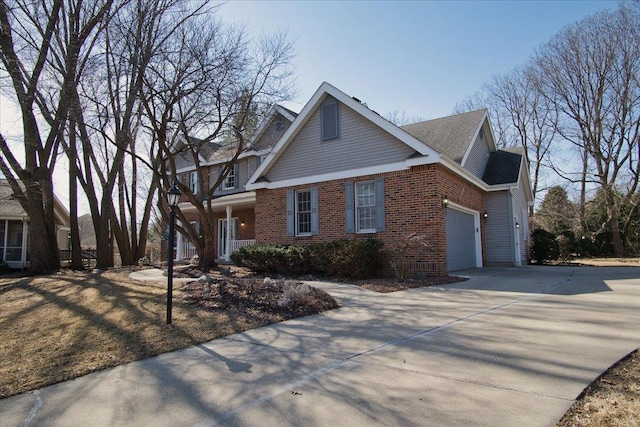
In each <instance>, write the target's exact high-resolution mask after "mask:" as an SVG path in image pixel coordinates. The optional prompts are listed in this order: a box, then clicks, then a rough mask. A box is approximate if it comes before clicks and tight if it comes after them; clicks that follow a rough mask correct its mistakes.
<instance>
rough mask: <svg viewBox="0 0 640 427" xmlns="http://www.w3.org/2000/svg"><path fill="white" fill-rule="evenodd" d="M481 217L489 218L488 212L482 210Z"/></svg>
mask: <svg viewBox="0 0 640 427" xmlns="http://www.w3.org/2000/svg"><path fill="white" fill-rule="evenodd" d="M482 217H483V218H484V219H487V218H489V212H487V211H484V213H483V214H482Z"/></svg>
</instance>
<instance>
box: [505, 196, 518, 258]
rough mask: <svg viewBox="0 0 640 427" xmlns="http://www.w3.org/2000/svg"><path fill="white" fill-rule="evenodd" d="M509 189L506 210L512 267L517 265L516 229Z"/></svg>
mask: <svg viewBox="0 0 640 427" xmlns="http://www.w3.org/2000/svg"><path fill="white" fill-rule="evenodd" d="M511 191H512V190H511V189H509V191H507V208H508V209H507V210H508V211H509V245H510V247H511V250H510V252H511V261H512V262H513V265H514V266H516V265H518V260H517V259H516V255H515V253H516V236H515V232H514V230H515V229H516V224H515V222H514V221H513V218H514V217H515V215H514V214H513V195H512V194H511Z"/></svg>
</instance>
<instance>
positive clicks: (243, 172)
mask: <svg viewBox="0 0 640 427" xmlns="http://www.w3.org/2000/svg"><path fill="white" fill-rule="evenodd" d="M249 159H251V157H246V158H243V159H240V160H238V169H237V170H238V183H239V185H238V187H236V188H232V189H229V190H222V189H221V188H216V189H215V191H214V192H213V196H214V197H217V196H226V195H228V194H235V193H241V192H243V191H246V190H245V185H246V184H247V181H248V180H249V177H250V176H251V175H250V174H249V161H250V160H249ZM253 162H255V159H254V160H253ZM222 167H223V165H213V166H210V167H209V186H212V185H214V184H215V183H216V181H217V179H218V176H219V174H220V169H221V168H222ZM254 171H255V167H254V169H253V171H251V173H253V172H254ZM221 187H222V188H224V185H222V186H221Z"/></svg>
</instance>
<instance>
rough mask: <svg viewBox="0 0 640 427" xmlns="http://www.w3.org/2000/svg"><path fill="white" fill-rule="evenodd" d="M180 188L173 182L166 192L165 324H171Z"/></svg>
mask: <svg viewBox="0 0 640 427" xmlns="http://www.w3.org/2000/svg"><path fill="white" fill-rule="evenodd" d="M180 195H181V193H180V190H178V189H177V188H176V184H175V183H174V184H173V187H171V190H169V191H168V192H167V203H168V204H169V245H168V246H169V248H168V254H169V257H168V258H167V261H168V271H167V325H170V324H171V308H172V303H173V298H172V294H173V245H174V235H173V234H174V228H175V222H176V212H175V207H176V206H178V201H179V200H180Z"/></svg>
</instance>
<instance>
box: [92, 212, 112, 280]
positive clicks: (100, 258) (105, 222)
mask: <svg viewBox="0 0 640 427" xmlns="http://www.w3.org/2000/svg"><path fill="white" fill-rule="evenodd" d="M93 227H94V229H95V233H96V267H97V268H109V267H113V246H112V242H111V232H110V230H109V227H110V221H109V215H108V214H105V213H104V212H103V214H102V215H100V216H99V217H98V218H94V221H93Z"/></svg>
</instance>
